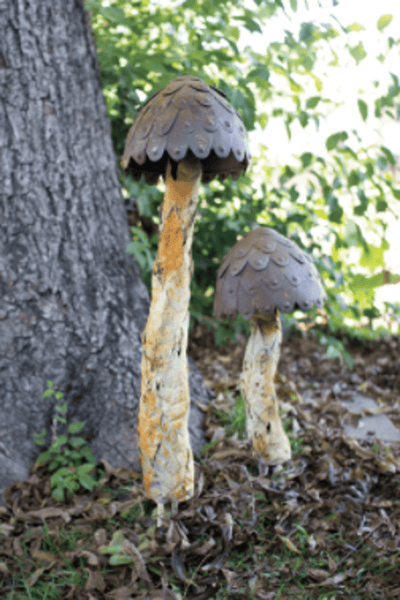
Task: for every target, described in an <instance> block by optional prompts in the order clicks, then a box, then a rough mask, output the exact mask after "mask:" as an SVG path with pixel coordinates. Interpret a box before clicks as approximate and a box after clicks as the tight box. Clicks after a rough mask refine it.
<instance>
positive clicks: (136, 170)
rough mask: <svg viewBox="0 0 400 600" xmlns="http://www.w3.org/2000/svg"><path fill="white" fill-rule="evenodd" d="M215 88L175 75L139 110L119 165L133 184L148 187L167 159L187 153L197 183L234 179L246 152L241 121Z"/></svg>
mask: <svg viewBox="0 0 400 600" xmlns="http://www.w3.org/2000/svg"><path fill="white" fill-rule="evenodd" d="M225 98H226V96H225V94H223V93H222V92H221V91H220V90H217V89H216V88H213V87H211V86H209V85H208V84H206V83H204V82H203V81H201V79H198V78H197V77H192V76H190V75H180V76H179V77H176V79H173V80H172V81H171V82H170V83H169V84H168V85H166V86H165V88H163V89H162V90H160V91H159V92H158V93H157V94H155V95H154V96H152V97H151V98H149V100H147V102H145V104H144V105H143V107H142V108H141V110H140V112H139V114H138V116H137V118H136V120H135V122H134V123H133V125H132V127H131V128H130V130H129V132H128V135H127V138H126V141H125V149H124V153H123V155H122V159H121V165H122V168H123V169H124V171H125V173H130V174H131V175H132V176H133V178H134V179H135V180H136V181H139V179H140V177H141V175H142V174H143V175H144V177H145V179H146V182H147V183H148V184H150V185H154V184H156V183H157V181H158V178H159V176H160V175H164V174H165V171H166V165H167V159H168V156H169V157H170V158H171V159H172V160H174V161H180V160H182V159H183V158H185V156H186V155H187V153H189V154H193V155H194V156H196V157H197V158H199V159H200V160H201V162H202V172H203V174H202V181H203V183H208V182H209V181H211V180H212V179H214V177H216V176H218V177H219V179H220V181H223V180H224V179H225V178H226V177H227V176H228V175H232V178H233V179H237V178H238V177H239V175H240V174H241V173H242V172H245V171H246V169H247V167H248V164H249V161H250V158H251V156H250V153H249V151H248V147H247V132H246V130H245V128H244V124H243V121H242V118H241V117H240V115H239V113H238V112H236V111H235V110H234V109H233V108H232V106H231V105H230V104H229V102H228V101H227V100H226V99H225Z"/></svg>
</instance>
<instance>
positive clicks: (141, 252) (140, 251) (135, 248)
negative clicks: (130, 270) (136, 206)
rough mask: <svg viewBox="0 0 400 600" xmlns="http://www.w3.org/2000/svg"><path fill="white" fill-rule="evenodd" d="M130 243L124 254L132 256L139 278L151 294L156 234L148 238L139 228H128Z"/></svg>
mask: <svg viewBox="0 0 400 600" xmlns="http://www.w3.org/2000/svg"><path fill="white" fill-rule="evenodd" d="M130 231H131V234H132V241H131V242H130V244H128V246H127V247H126V250H125V252H129V253H130V254H133V256H134V257H135V260H136V262H137V264H138V267H139V271H140V278H141V279H142V281H143V283H145V285H146V286H147V289H148V291H149V294H151V273H152V271H153V264H154V260H155V257H156V253H157V242H158V234H156V233H155V234H154V235H153V236H152V237H151V238H149V237H148V236H147V235H146V234H145V233H144V231H143V229H141V228H140V227H130Z"/></svg>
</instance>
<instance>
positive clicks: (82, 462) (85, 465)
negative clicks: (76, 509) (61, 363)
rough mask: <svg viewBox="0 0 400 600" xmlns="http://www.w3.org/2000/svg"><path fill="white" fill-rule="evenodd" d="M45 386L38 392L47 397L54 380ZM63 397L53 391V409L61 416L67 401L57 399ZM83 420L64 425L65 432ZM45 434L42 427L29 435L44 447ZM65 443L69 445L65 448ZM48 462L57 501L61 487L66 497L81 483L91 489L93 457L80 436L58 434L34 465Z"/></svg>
mask: <svg viewBox="0 0 400 600" xmlns="http://www.w3.org/2000/svg"><path fill="white" fill-rule="evenodd" d="M47 386H48V389H47V390H45V392H44V393H43V395H42V398H48V397H49V396H52V395H53V394H54V393H55V392H54V390H53V386H54V383H53V382H52V381H48V382H47ZM63 397H64V394H63V393H62V392H57V393H56V398H57V400H58V402H59V405H58V406H56V411H57V412H59V413H60V415H65V414H66V412H67V402H63V403H62V404H61V403H60V402H61V399H62V398H63ZM60 415H56V417H55V418H56V420H57V421H58V422H59V423H64V424H65V423H66V422H67V420H66V418H65V417H64V416H60ZM84 425H85V422H84V421H79V422H76V423H71V424H70V425H69V426H68V433H72V434H75V433H79V431H81V429H82V428H83V427H84ZM45 436H46V429H45V428H43V429H42V431H41V432H40V433H37V434H35V435H34V436H33V438H34V441H35V444H37V445H38V446H44V445H45V441H44V439H43V438H44V437H45ZM68 445H69V446H70V447H68ZM49 461H51V462H50V464H49V465H48V468H49V470H50V471H54V470H55V469H57V471H56V472H55V473H54V475H52V477H51V479H50V486H51V488H52V489H53V488H55V489H54V491H53V493H52V496H53V498H54V499H55V500H57V502H63V501H64V490H66V491H67V496H68V497H70V496H71V494H72V493H73V492H75V491H76V490H77V489H79V486H80V485H82V486H83V487H84V488H86V489H87V490H90V491H92V490H93V488H94V487H95V486H96V485H97V482H96V481H95V480H94V479H93V477H92V476H91V475H90V472H91V471H93V469H94V468H95V466H96V463H97V461H96V459H95V457H94V455H93V453H92V451H91V449H90V446H89V445H88V444H87V442H86V441H85V440H84V439H83V438H81V437H69V436H67V435H59V436H58V437H57V438H56V440H55V441H54V442H53V444H52V445H51V446H50V448H48V450H46V451H45V452H42V453H41V454H40V455H39V457H38V459H37V461H36V462H37V464H39V465H42V464H46V463H47V462H49Z"/></svg>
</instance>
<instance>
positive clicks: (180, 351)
mask: <svg viewBox="0 0 400 600" xmlns="http://www.w3.org/2000/svg"><path fill="white" fill-rule="evenodd" d="M249 160H250V154H249V152H248V149H247V132H246V130H245V127H244V125H243V121H242V119H241V117H240V115H239V114H238V113H237V112H236V111H235V110H234V109H233V108H232V106H231V105H230V104H229V103H228V102H227V100H226V96H225V94H223V93H222V92H220V91H219V90H217V89H215V88H213V87H211V86H209V85H207V84H206V83H204V82H203V81H201V80H200V79H198V78H197V77H192V76H190V75H182V76H179V77H177V78H176V79H174V80H173V81H171V82H170V83H169V84H168V85H167V86H166V87H165V88H163V89H162V90H161V91H160V92H158V93H157V94H156V95H155V96H152V97H151V98H150V99H149V100H147V102H146V103H145V104H144V105H143V107H142V108H141V110H140V112H139V114H138V116H137V118H136V120H135V122H134V123H133V125H132V127H131V129H130V130H129V133H128V136H127V138H126V142H125V149H124V153H123V156H122V160H121V164H122V167H123V169H124V171H125V173H130V174H132V176H133V178H134V179H135V180H137V181H138V180H139V179H140V177H141V175H142V174H143V175H144V177H145V180H146V182H147V183H148V184H150V185H155V184H156V183H157V181H158V179H159V176H160V175H161V176H162V177H163V178H164V180H165V196H164V200H163V203H162V214H161V217H160V219H161V224H160V230H159V243H158V249H157V255H156V259H155V261H154V267H153V273H152V298H151V305H150V313H149V317H148V321H147V324H146V328H145V330H144V332H143V336H142V343H143V348H142V382H141V395H140V406H139V424H138V437H139V453H140V458H141V464H142V470H143V482H144V489H145V493H146V495H147V496H148V497H150V498H152V499H153V500H154V501H155V502H156V503H157V514H158V519H157V523H158V525H160V524H161V518H162V515H163V510H164V504H165V503H166V502H168V501H171V503H172V512H173V513H175V512H176V510H177V504H178V502H182V501H184V500H187V499H189V498H191V497H192V496H193V493H194V464H193V454H192V449H191V447H190V443H189V434H188V417H189V407H190V397H189V383H188V364H187V357H186V348H187V329H188V321H189V299H190V279H191V276H192V274H193V263H192V254H191V247H192V239H193V228H194V220H195V215H196V211H197V201H198V190H199V185H200V180H201V181H202V182H203V183H208V182H209V181H211V180H212V179H213V178H214V177H216V176H218V178H219V179H220V180H221V181H223V180H224V179H226V177H227V176H228V175H231V176H232V178H233V179H237V178H238V177H239V176H240V174H241V173H242V172H244V171H246V169H247V167H248V164H249Z"/></svg>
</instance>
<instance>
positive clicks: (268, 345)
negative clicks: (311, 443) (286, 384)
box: [241, 309, 291, 465]
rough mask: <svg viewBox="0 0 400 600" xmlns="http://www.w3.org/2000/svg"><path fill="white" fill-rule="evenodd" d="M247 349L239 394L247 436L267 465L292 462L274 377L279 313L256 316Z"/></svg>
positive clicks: (252, 321) (279, 331) (279, 330)
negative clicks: (244, 408) (240, 394)
mask: <svg viewBox="0 0 400 600" xmlns="http://www.w3.org/2000/svg"><path fill="white" fill-rule="evenodd" d="M250 326H251V336H250V339H249V341H248V343H247V346H246V351H245V355H244V360H243V373H242V377H241V391H242V395H243V397H244V398H245V400H246V421H247V423H246V426H247V435H248V437H249V438H250V439H251V441H252V444H253V448H254V449H255V450H256V451H257V452H258V453H259V455H260V456H261V457H262V459H263V460H264V461H265V462H266V463H267V464H268V465H278V464H281V463H283V462H286V461H287V460H289V459H290V458H291V450H290V442H289V440H288V438H287V435H286V433H285V431H284V429H283V427H282V422H281V419H280V417H279V404H278V398H277V396H276V393H275V386H274V377H275V373H276V368H277V365H278V361H279V352H280V345H281V341H282V329H281V320H280V316H279V310H278V309H276V311H275V314H274V315H272V316H270V317H264V316H262V315H259V314H255V315H254V316H253V318H252V319H251V321H250Z"/></svg>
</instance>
